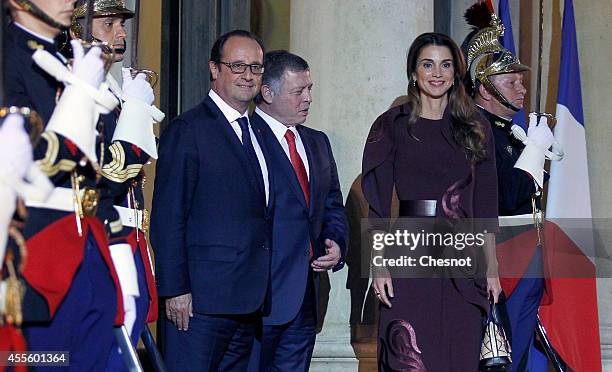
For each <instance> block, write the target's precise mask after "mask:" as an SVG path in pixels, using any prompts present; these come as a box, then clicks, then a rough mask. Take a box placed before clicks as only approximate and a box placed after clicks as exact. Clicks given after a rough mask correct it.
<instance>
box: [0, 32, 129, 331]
mask: <svg viewBox="0 0 612 372" xmlns="http://www.w3.org/2000/svg"><path fill="white" fill-rule="evenodd" d="M36 49H45V50H47V51H48V52H50V53H51V54H52V55H54V56H57V58H58V59H60V60H62V62H65V60H64V59H63V58H62V57H61V56H60V55H59V53H58V51H57V47H56V45H55V44H53V43H50V42H48V41H47V40H44V39H42V38H39V37H37V36H35V35H33V34H31V33H29V32H27V31H25V30H24V29H22V28H21V27H19V26H18V25H16V24H15V23H11V24H10V25H9V26H8V30H7V33H6V38H5V43H4V51H3V57H4V83H5V105H7V106H26V107H30V108H32V109H33V110H35V111H36V112H38V113H39V115H40V116H41V118H42V120H43V123H45V125H46V123H47V122H48V121H49V118H50V117H51V115H52V113H53V110H54V108H55V104H56V100H57V99H58V98H59V95H60V94H61V90H62V88H63V84H61V83H59V82H57V81H56V80H55V78H54V77H52V76H50V75H48V74H47V73H46V72H44V71H43V70H41V69H40V68H39V67H38V66H36V65H35V63H34V61H33V60H32V54H33V52H34V51H35V50H36ZM83 158H84V155H83V153H82V152H81V151H80V150H79V149H78V147H77V146H76V145H75V144H74V143H72V142H71V141H70V140H69V139H67V138H65V137H63V136H62V135H60V134H57V133H55V132H52V131H44V132H43V134H42V138H41V140H40V141H39V143H38V145H37V146H36V147H35V149H34V160H35V161H36V163H37V164H38V166H39V168H40V169H41V170H42V171H43V172H44V173H45V174H47V176H48V177H49V179H50V180H51V181H52V183H53V184H54V186H56V190H59V189H60V188H63V190H62V191H71V188H72V183H71V173H72V172H73V171H74V170H76V174H78V175H79V176H81V177H79V178H80V179H81V182H80V188H81V189H83V188H86V187H89V188H92V189H95V188H96V173H95V171H94V170H93V168H92V167H91V165H89V164H88V163H87V162H84V161H82V160H83ZM100 208H102V206H100ZM81 226H82V234H81V236H79V234H78V232H77V227H76V215H75V213H74V212H73V211H66V210H58V209H50V208H35V207H28V218H27V224H26V225H25V228H24V236H25V238H26V240H27V247H28V260H27V264H26V267H25V268H24V273H23V274H24V277H25V279H26V282H27V286H28V288H27V290H26V295H25V299H24V306H23V308H24V311H25V313H24V319H25V320H26V321H45V320H49V319H51V318H52V317H53V316H54V314H55V312H56V311H57V309H58V308H59V306H60V305H61V303H62V300H63V299H64V297H65V296H66V294H67V293H68V291H69V289H70V286H71V284H72V280H73V278H74V276H75V273H76V272H77V270H78V269H79V266H80V265H81V262H82V259H83V257H84V249H85V245H86V242H87V239H88V233H89V232H91V235H92V236H93V238H94V240H95V242H96V245H97V248H98V250H99V253H100V255H101V256H102V258H103V260H104V262H105V264H106V266H107V268H108V272H109V280H112V281H113V282H114V287H115V292H116V297H117V298H116V302H117V316H116V319H115V323H116V324H121V323H122V322H123V305H122V301H121V298H122V294H121V289H120V286H119V284H118V279H117V275H116V272H115V269H114V266H113V263H112V260H111V257H110V252H109V250H108V238H107V235H106V233H105V230H104V226H103V224H102V222H101V221H100V220H99V219H98V218H96V217H94V216H85V217H84V218H83V219H82V220H81Z"/></svg>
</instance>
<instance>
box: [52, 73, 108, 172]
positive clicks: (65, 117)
mask: <svg viewBox="0 0 612 372" xmlns="http://www.w3.org/2000/svg"><path fill="white" fill-rule="evenodd" d="M97 121H98V114H97V110H96V107H95V102H94V100H93V99H92V98H91V97H90V96H88V95H87V94H85V92H83V90H82V89H81V88H80V87H78V86H76V85H68V86H66V88H65V89H64V93H62V97H61V98H60V100H59V102H58V103H57V105H56V106H55V110H53V115H51V118H50V119H49V123H48V124H47V127H46V130H48V131H53V132H55V133H58V134H61V135H62V136H64V137H66V138H68V139H69V140H70V141H72V142H73V143H74V144H75V145H77V147H78V148H79V149H80V150H81V151H82V152H83V153H84V154H85V156H87V158H88V159H89V160H91V161H92V162H94V163H97V162H98V157H97V155H96V123H97Z"/></svg>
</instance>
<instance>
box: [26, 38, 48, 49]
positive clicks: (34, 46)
mask: <svg viewBox="0 0 612 372" xmlns="http://www.w3.org/2000/svg"><path fill="white" fill-rule="evenodd" d="M27 44H28V48H30V49H32V50H36V49H45V47H44V45H42V44H41V43H39V42H37V41H35V40H28V43H27Z"/></svg>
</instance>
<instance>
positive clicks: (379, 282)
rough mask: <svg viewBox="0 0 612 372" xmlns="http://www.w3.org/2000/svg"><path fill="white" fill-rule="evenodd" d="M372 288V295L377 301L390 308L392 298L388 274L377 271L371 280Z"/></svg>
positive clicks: (391, 284) (391, 283) (391, 285)
mask: <svg viewBox="0 0 612 372" xmlns="http://www.w3.org/2000/svg"><path fill="white" fill-rule="evenodd" d="M372 288H374V294H375V295H376V298H377V299H378V301H380V302H382V303H383V304H385V305H386V306H388V307H391V299H392V298H393V281H392V280H391V276H390V275H389V272H388V271H387V270H386V269H385V271H384V272H383V271H381V270H377V272H376V273H375V274H374V278H373V279H372Z"/></svg>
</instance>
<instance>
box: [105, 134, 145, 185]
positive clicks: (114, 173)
mask: <svg viewBox="0 0 612 372" xmlns="http://www.w3.org/2000/svg"><path fill="white" fill-rule="evenodd" d="M109 150H110V153H111V159H112V160H111V162H110V163H108V164H104V165H103V166H102V176H104V177H105V178H107V179H109V180H111V181H113V182H117V183H123V182H125V181H127V180H128V179H130V178H134V177H136V176H138V173H140V170H141V169H142V164H128V165H126V164H125V151H124V150H123V146H121V144H120V143H119V142H114V143H113V144H112V145H110V147H109Z"/></svg>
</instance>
